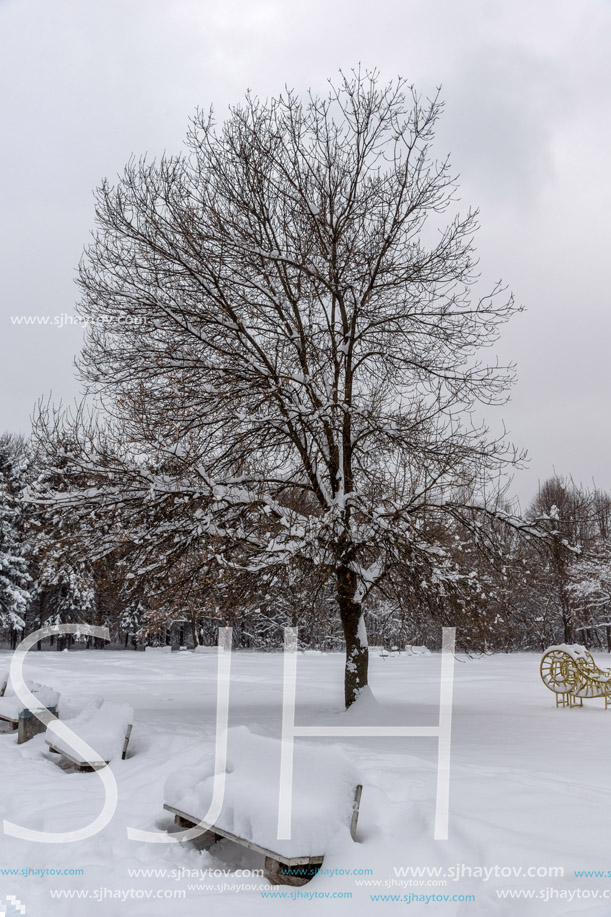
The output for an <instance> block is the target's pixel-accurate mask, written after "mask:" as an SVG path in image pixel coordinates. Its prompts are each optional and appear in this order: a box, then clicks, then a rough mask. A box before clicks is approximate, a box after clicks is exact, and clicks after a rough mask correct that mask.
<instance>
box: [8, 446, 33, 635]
mask: <svg viewBox="0 0 611 917" xmlns="http://www.w3.org/2000/svg"><path fill="white" fill-rule="evenodd" d="M26 469H27V455H26V449H25V444H24V443H23V441H22V440H21V439H19V438H18V437H14V436H10V435H8V434H4V435H2V436H0V627H1V628H3V629H6V628H8V629H11V630H13V631H15V630H23V627H24V625H25V617H26V614H27V611H28V607H29V605H30V602H31V588H32V579H31V577H30V574H29V562H28V558H27V546H26V542H25V537H24V532H23V511H22V506H21V503H20V496H21V492H22V490H23V487H24V486H25V474H26Z"/></svg>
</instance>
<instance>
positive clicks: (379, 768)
mask: <svg viewBox="0 0 611 917" xmlns="http://www.w3.org/2000/svg"><path fill="white" fill-rule="evenodd" d="M595 656H596V658H597V661H599V662H600V664H601V665H603V666H608V665H609V660H608V659H607V658H606V657H605V656H604V655H602V656H601V655H600V654H595ZM539 658H540V657H539V656H538V655H536V654H518V655H513V656H507V655H499V656H493V657H486V658H481V659H472V660H466V659H464V657H460V660H459V661H458V662H457V664H456V675H455V697H454V722H453V743H452V771H451V797H450V836H449V840H448V841H438V842H435V841H434V840H433V819H434V812H435V789H436V763H437V753H436V749H437V742H436V740H434V739H430V738H411V739H406V738H385V739H380V738H362V737H359V738H350V739H342V740H339V739H330V738H316V739H307V740H301V739H297V742H300V741H306V742H307V744H308V745H318V746H320V748H321V750H322V749H323V748H329V747H330V746H336V747H337V746H341V749H342V750H343V752H344V753H345V754H346V755H347V756H348V757H349V758H350V759H351V761H352V762H353V763H354V766H355V768H356V771H358V773H359V775H360V776H362V778H363V783H364V790H363V798H362V802H361V816H360V821H359V831H358V836H357V841H358V842H357V843H353V842H352V841H351V840H350V837H349V834H348V832H347V831H345V830H344V831H341V832H338V834H337V835H335V836H334V837H333V838H331V839H330V841H329V843H328V846H327V850H326V857H325V862H324V867H323V870H322V871H321V873H320V874H319V875H318V876H317V877H316V878H315V879H314V880H313V881H312V882H310V883H309V884H308V885H306V886H304V887H303V888H302V889H290V888H288V887H284V886H281V887H280V888H276V889H275V890H273V892H272V894H273V895H275V894H277V893H280V894H283V895H287V896H290V895H293V896H294V897H293V899H292V900H291V899H290V898H289V897H287V898H283V899H282V900H277V899H276V900H270V898H269V897H264V895H265V894H266V893H269V892H270V890H269V887H268V886H267V885H266V883H265V881H264V879H263V878H262V877H260V876H258V875H256V874H255V875H252V874H251V871H252V870H259V869H261V868H262V862H261V858H260V857H259V856H257V855H255V854H252V853H251V852H250V851H246V850H244V849H242V848H238V847H236V846H234V845H231V844H230V843H229V842H226V841H223V842H221V843H220V844H218V845H216V846H215V848H214V851H213V852H201V851H199V850H198V849H197V846H196V844H194V843H185V844H184V845H180V844H171V845H166V844H152V843H144V842H141V841H133V840H130V839H129V838H128V836H127V828H128V826H129V827H131V828H139V829H144V830H148V831H158V832H167V831H168V830H169V831H174V830H175V827H174V825H173V823H172V818H171V816H170V815H169V813H167V812H164V810H163V801H164V785H165V783H166V780H167V778H168V777H169V775H171V774H172V773H173V772H175V771H177V770H178V769H179V768H183V767H184V768H189V767H194V766H197V765H198V762H201V761H202V759H203V758H204V757H205V756H206V755H207V754H208V753H209V752H211V751H212V750H213V741H214V724H215V717H216V658H215V656H214V655H213V654H210V653H199V654H194V653H184V652H183V653H172V654H171V655H170V654H154V653H151V654H148V653H147V654H145V653H133V652H128V651H126V652H110V651H86V652H85V651H81V652H79V651H74V652H70V653H53V652H41V653H35V652H34V653H31V654H30V656H29V657H28V661H27V662H26V666H25V674H26V677H27V678H30V679H36V680H37V681H40V682H43V683H44V684H46V685H50V686H52V687H53V688H55V689H57V690H58V691H59V692H60V694H61V701H60V713H61V716H62V717H64V718H67V717H69V716H70V715H71V714H72V715H74V714H76V713H78V711H79V710H80V709H82V707H83V706H84V705H85V704H86V703H87V702H88V701H89V700H90V699H92V698H94V697H96V696H97V695H103V696H104V697H105V699H106V700H108V701H113V702H116V703H121V704H126V703H127V704H130V705H131V706H132V707H133V708H134V710H135V725H134V729H133V733H132V739H131V742H130V751H129V755H128V758H127V760H125V761H121V760H120V758H118V759H115V760H113V762H112V764H111V768H112V772H113V773H114V775H115V776H116V780H117V783H118V789H119V802H118V808H117V811H116V813H115V815H114V817H113V818H112V821H111V823H110V824H109V825H108V826H107V827H106V828H105V829H104V830H103V831H102V832H101V833H99V834H97V835H96V836H94V837H91V838H89V839H87V840H84V841H81V842H78V843H76V844H39V843H34V842H33V841H25V840H21V839H18V838H15V837H8V836H6V835H5V834H0V898H2V899H6V896H7V895H14V896H16V897H17V898H19V899H20V900H21V901H22V902H23V904H24V905H25V906H26V908H27V910H26V917H27V915H30V914H32V915H36V914H43V913H45V914H49V915H51V917H56V915H58V917H59V915H67V917H77V915H78V917H82V915H89V914H91V915H95V914H99V915H100V917H114V915H119V914H121V915H127V914H130V915H132V914H133V915H137V917H155V915H162V914H164V915H165V914H172V915H176V917H183V915H188V917H192V915H193V917H194V915H196V914H201V913H204V912H206V913H211V914H215V915H221V917H224V915H238V917H242V915H246V914H248V915H251V914H255V915H257V914H270V913H285V912H287V913H297V914H299V913H302V912H307V913H312V914H314V913H316V914H324V915H327V914H329V915H336V914H337V915H348V914H350V915H351V917H354V915H355V914H357V913H358V914H359V915H360V914H370V913H371V914H373V913H377V912H379V911H380V910H382V911H384V910H385V909H386V908H389V909H390V912H391V913H392V912H393V911H394V912H399V911H401V912H403V913H405V912H407V913H410V914H414V915H420V914H422V915H425V914H427V915H431V914H440V915H448V917H455V915H456V917H465V915H476V917H484V915H485V917H502V915H520V917H533V915H540V914H542V915H549V917H561V915H566V917H568V915H573V914H582V913H583V914H587V915H590V917H603V915H608V914H609V913H611V897H608V898H606V899H603V897H602V895H603V894H605V893H606V894H607V895H609V896H611V879H610V878H606V877H605V878H593V877H590V878H585V877H584V878H581V877H577V876H575V871H576V870H605V871H606V870H607V868H609V865H610V863H609V858H610V855H611V854H610V853H609V851H610V850H611V806H610V802H611V777H610V774H609V771H610V768H609V759H610V751H611V710H609V711H605V709H604V703H603V701H602V700H595V701H590V702H587V701H586V702H585V706H584V707H583V708H573V709H568V708H567V709H556V708H555V706H554V697H553V695H552V693H551V692H549V691H547V690H546V688H545V687H544V686H543V684H542V683H541V681H540V678H539V672H538V665H539ZM8 661H9V654H8V653H7V654H2V658H0V669H1V668H4V665H5V663H8ZM342 666H343V660H342V656H341V655H340V654H320V653H305V654H299V657H298V682H297V722H298V723H300V724H312V725H317V726H320V725H325V724H326V725H336V726H341V725H347V724H348V723H350V724H354V723H355V722H357V721H358V722H360V723H362V724H363V725H381V724H383V723H386V724H389V725H395V726H396V725H424V724H430V725H435V724H436V723H437V718H438V698H439V671H440V658H439V655H435V654H434V655H432V656H414V655H412V656H408V655H405V654H403V655H396V656H395V655H391V656H388V657H386V658H381V657H380V656H379V655H377V654H374V655H373V657H372V660H371V684H372V688H373V691H374V694H375V700H374V699H373V698H372V697H370V698H368V699H367V700H365V702H364V703H362V704H361V705H360V706H361V709H360V710H358V709H356V708H353V709H352V710H351V711H350V712H349V713H347V714H346V713H345V712H343V711H342V694H343V687H342ZM281 686H282V656H281V654H264V653H250V652H237V653H234V654H233V662H232V678H231V691H230V726H232V727H235V726H240V725H247V726H248V727H249V728H250V729H251V730H252V731H253V732H254V733H256V734H259V735H262V736H279V735H280V725H281V702H282V687H281ZM75 729H76V724H75ZM235 752H236V749H234V753H235ZM230 755H231V750H230ZM0 774H1V777H2V780H1V783H0V800H1V802H0V806H1V808H0V811H1V813H2V816H3V817H4V818H5V819H7V820H9V821H11V822H13V823H16V824H18V825H22V826H24V827H28V828H32V829H35V830H38V831H58V832H64V831H69V830H74V829H76V828H78V827H80V826H82V825H85V824H87V823H88V822H89V821H91V820H92V819H93V818H94V817H95V816H96V815H97V814H98V813H99V811H100V809H101V806H102V803H103V799H104V795H103V788H102V783H101V780H100V776H99V775H98V774H95V773H90V774H88V773H85V774H78V773H74V772H72V771H71V770H69V769H68V770H64V769H62V768H61V767H60V766H59V763H58V757H57V756H56V755H52V754H50V753H49V751H48V748H47V746H46V744H45V741H44V736H37V737H36V738H35V739H33V740H32V741H30V742H28V743H27V744H25V745H22V746H17V744H16V737H15V734H14V733H8V732H7V733H5V734H2V735H0ZM272 779H276V778H272ZM240 817H244V818H246V813H242V814H241V816H240ZM406 867H409V868H412V867H426V868H427V870H428V873H426V874H422V873H421V874H420V875H418V874H417V872H418V871H417V870H414V871H412V872H411V873H410V872H409V870H408V872H406V871H405V868H406ZM549 867H562V868H563V869H564V876H563V877H562V876H559V875H558V874H557V873H558V869H556V875H550V873H549ZM28 869H30V870H39V871H40V870H47V871H51V870H70V871H72V870H83V872H82V874H76V875H75V874H66V875H52V874H49V873H47V875H46V876H44V877H41V876H40V875H37V874H35V873H30V874H29V875H25V873H26V872H27V870H28ZM11 870H13V871H14V873H13V874H10V871H11ZM140 870H150V873H149V875H144V874H142V873H140V874H138V872H139V871H140ZM205 870H215V871H216V872H208V873H205V872H204V873H203V874H201V875H200V874H198V873H199V871H205ZM219 870H225V871H226V872H225V873H224V874H223V873H220V872H218V871H219ZM236 870H241V871H242V873H241V874H240V873H239V872H237V873H236ZM370 870H371V871H372V872H370ZM519 870H522V875H516V872H518V871H519ZM527 870H531V872H532V871H534V872H535V874H534V875H531V876H528V875H527V874H526V873H527ZM134 871H135V872H134ZM348 872H350V874H348ZM435 872H436V874H435ZM537 872H538V875H537ZM164 873H165V874H164ZM510 873H511V874H510ZM610 875H611V874H610ZM373 883H376V884H375V885H374V884H373ZM520 890H522V891H526V892H529V893H531V892H532V894H533V895H534V894H537V895H540V897H538V898H533V899H531V900H528V899H515V898H514V899H509V898H507V897H505V898H503V897H499V895H498V892H499V891H500V892H501V894H507V893H508V891H509V892H516V891H520ZM58 892H59V893H61V894H63V893H65V892H67V893H69V894H72V895H74V897H72V898H70V897H58ZM77 893H78V895H79V896H80V897H77V896H76V895H77ZM178 893H180V894H181V897H177V895H178ZM296 893H298V894H299V897H297V895H296ZM348 894H351V896H352V897H351V898H347V897H339V896H340V895H343V896H345V895H348ZM147 895H148V896H149V897H148V898H147V897H145V896H147ZM182 895H184V897H182ZM305 895H316V896H317V897H316V899H315V900H314V899H310V900H309V899H308V898H306V897H304V896H305ZM333 895H334V896H335V897H331V896H333ZM383 895H397V896H400V897H401V899H402V900H401V901H398V900H397V901H391V900H387V901H383V900H373V899H374V898H375V897H376V896H383ZM430 895H434V896H437V897H438V898H439V900H434V899H433V900H431V901H430V902H429V903H428V904H427V903H424V902H423V901H420V900H418V899H414V898H410V896H423V897H424V896H430ZM467 895H475V898H476V900H475V901H459V900H441V898H442V896H447V899H452V898H453V897H454V896H457V897H459V896H467ZM595 895H598V897H595ZM122 897H123V898H125V899H126V900H123V901H122V900H121V898H122ZM546 897H547V898H551V900H548V901H546V900H545V899H546ZM571 899H572V900H571ZM0 910H1V908H0ZM7 913H8V914H10V913H11V911H10V909H9V910H8V912H7Z"/></svg>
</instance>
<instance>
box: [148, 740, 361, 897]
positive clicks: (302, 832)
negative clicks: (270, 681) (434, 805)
mask: <svg viewBox="0 0 611 917" xmlns="http://www.w3.org/2000/svg"><path fill="white" fill-rule="evenodd" d="M280 750H281V743H280V742H279V741H278V740H277V739H270V738H266V737H264V736H260V735H255V734H253V733H252V732H250V730H249V729H247V727H245V726H238V727H236V728H233V729H230V730H229V731H228V753H227V769H226V773H225V792H224V796H223V803H222V808H221V811H220V814H219V815H218V817H217V818H216V819H215V820H214V822H213V823H209V822H206V821H205V820H204V819H205V817H206V813H207V812H208V811H209V807H210V804H211V801H212V794H213V787H214V752H213V751H212V752H211V753H210V754H209V755H208V756H207V757H206V758H205V759H204V760H203V761H201V762H200V763H199V764H197V765H195V766H189V767H183V768H180V769H179V770H178V771H176V772H175V773H174V774H172V775H170V777H168V779H167V781H166V785H165V803H164V809H166V810H167V811H168V812H171V813H172V814H173V815H174V820H175V822H176V824H177V825H180V826H181V827H183V828H190V827H195V826H198V827H200V828H204V829H206V833H205V834H203V835H202V837H201V838H200V843H201V844H202V845H203V846H205V847H211V846H212V845H213V844H215V843H216V842H217V841H220V840H222V839H223V838H226V839H228V840H230V841H233V842H234V843H236V844H240V845H241V846H243V847H248V848H249V849H250V850H254V851H256V852H257V853H261V854H263V856H264V857H265V876H266V878H267V879H268V881H270V882H272V883H273V884H280V885H304V884H305V883H306V882H309V881H310V879H312V878H313V877H314V876H315V875H316V873H317V872H318V870H319V869H320V866H321V864H322V862H323V859H324V855H325V852H326V850H327V847H328V845H329V843H330V842H331V840H332V838H333V837H334V836H335V835H336V834H337V833H338V831H349V832H350V834H351V836H352V838H353V840H354V837H355V834H356V827H357V821H358V813H359V805H360V799H361V790H362V786H361V785H360V783H359V778H358V775H357V773H356V771H355V770H354V768H353V766H352V764H351V762H350V760H349V759H348V758H347V757H346V756H345V755H344V754H343V753H342V752H341V751H339V750H338V749H335V748H329V747H324V746H312V745H305V744H303V743H302V742H301V741H299V742H296V743H295V746H294V770H293V793H292V817H291V824H292V831H291V839H290V840H278V839H277V826H278V795H279V790H278V787H279V772H280Z"/></svg>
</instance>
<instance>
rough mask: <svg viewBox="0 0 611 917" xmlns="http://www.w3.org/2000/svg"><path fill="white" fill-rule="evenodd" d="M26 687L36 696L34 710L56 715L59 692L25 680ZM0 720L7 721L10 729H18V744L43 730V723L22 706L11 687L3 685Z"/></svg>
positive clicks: (0, 698)
mask: <svg viewBox="0 0 611 917" xmlns="http://www.w3.org/2000/svg"><path fill="white" fill-rule="evenodd" d="M25 684H26V687H27V688H28V690H29V691H30V692H31V693H32V694H33V695H34V696H35V697H36V703H37V706H36V711H37V712H41V711H48V712H49V713H52V714H54V715H55V716H57V706H58V703H59V694H58V693H57V691H54V690H53V688H48V687H47V686H46V685H41V684H39V683H38V682H35V681H26V683H25ZM0 720H3V721H4V722H6V723H8V724H9V725H10V727H11V729H18V736H17V741H18V743H19V744H22V743H23V742H27V741H28V739H31V738H33V736H35V735H37V734H38V733H39V732H44V730H45V728H46V727H45V724H44V723H42V722H40V720H39V719H37V717H35V716H34V714H33V711H32V710H31V709H27V708H24V705H23V701H21V700H20V699H19V698H18V697H17V695H16V694H15V691H14V689H13V687H12V685H5V691H4V694H3V695H2V697H0Z"/></svg>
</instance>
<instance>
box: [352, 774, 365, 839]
mask: <svg viewBox="0 0 611 917" xmlns="http://www.w3.org/2000/svg"><path fill="white" fill-rule="evenodd" d="M362 793H363V785H362V784H361V783H359V784H358V785H357V787H356V789H355V791H354V802H353V804H352V819H351V821H350V837H351V838H352V840H355V838H356V826H357V825H358V822H359V807H360V805H361V795H362Z"/></svg>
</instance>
